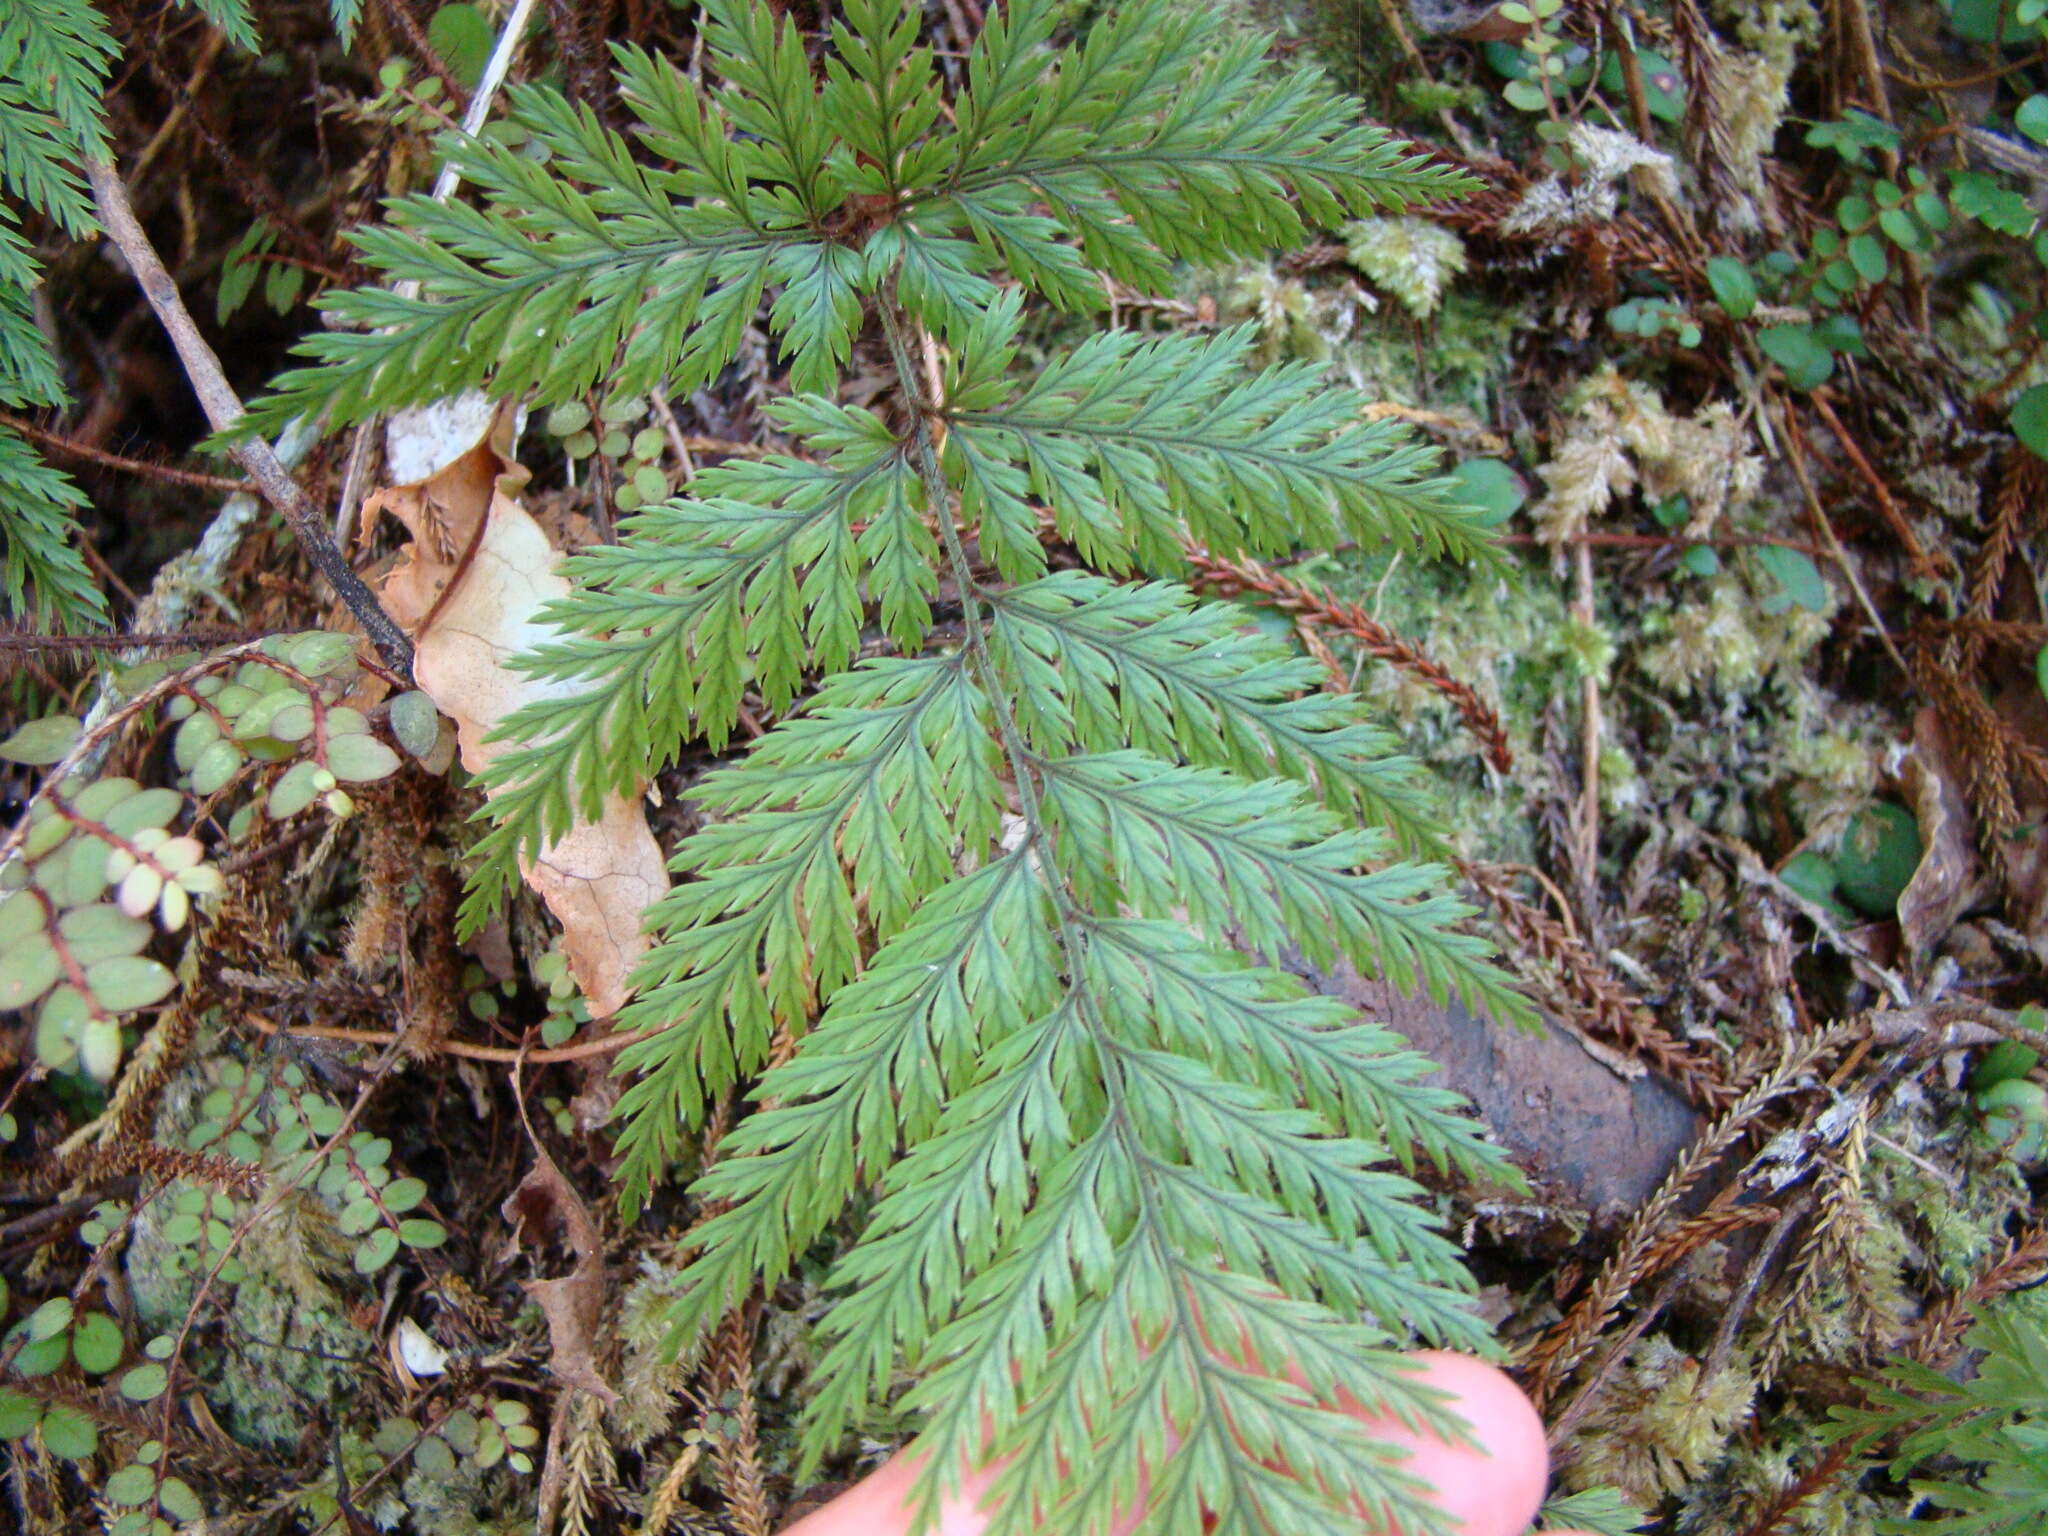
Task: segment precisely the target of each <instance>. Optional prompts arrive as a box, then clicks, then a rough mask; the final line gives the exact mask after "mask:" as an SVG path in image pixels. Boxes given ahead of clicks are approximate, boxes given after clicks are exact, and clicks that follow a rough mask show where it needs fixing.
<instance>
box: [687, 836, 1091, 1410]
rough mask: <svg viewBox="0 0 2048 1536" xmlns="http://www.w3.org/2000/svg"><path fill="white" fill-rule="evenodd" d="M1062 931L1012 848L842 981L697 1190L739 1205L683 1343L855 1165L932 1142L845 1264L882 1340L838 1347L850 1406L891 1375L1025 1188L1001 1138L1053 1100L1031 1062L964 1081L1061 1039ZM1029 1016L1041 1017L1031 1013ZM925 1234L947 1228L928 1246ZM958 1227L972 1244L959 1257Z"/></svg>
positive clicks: (709, 1232)
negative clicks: (941, 1172) (1044, 1095)
mask: <svg viewBox="0 0 2048 1536" xmlns="http://www.w3.org/2000/svg"><path fill="white" fill-rule="evenodd" d="M1051 926H1052V925H1051V922H1050V920H1049V916H1048V914H1047V912H1046V910H1045V907H1044V892H1043V891H1042V890H1041V889H1039V888H1038V886H1037V883H1036V881H1035V880H1034V879H1033V878H1032V877H1031V867H1030V859H1029V857H1028V856H1027V855H1025V854H1023V853H1021V852H1017V853H1011V854H1009V855H1007V856H1005V857H1003V858H1001V859H998V860H997V861H995V862H994V863H991V864H988V865H985V866H983V867H982V868H981V869H980V870H978V871H976V872H975V873H974V874H972V875H970V876H968V877H967V878H965V879H963V880H961V881H959V882H958V883H957V884H955V885H954V886H952V887H950V888H948V889H947V890H946V891H944V892H943V893H941V894H940V895H939V896H937V897H934V898H933V899H932V901H931V902H929V903H927V904H926V906H925V908H924V910H923V911H922V912H921V913H920V914H919V917H918V919H917V921H916V923H915V924H913V926H912V927H910V928H908V929H906V930H904V932H903V933H902V934H901V935H900V936H899V937H898V938H897V939H896V940H895V941H894V942H892V943H890V944H887V945H884V946H883V948H882V949H881V951H880V952H879V953H878V954H877V955H876V957H875V963H874V964H873V966H872V967H871V968H870V969H869V970H868V971H867V972H866V973H865V974H863V975H862V976H861V978H860V979H859V980H858V981H855V982H853V983H851V984H850V985H848V986H846V987H844V988H842V989H841V990H840V991H839V992H838V993H836V994H834V996H833V998H832V1001H831V1003H830V1004H829V1005H828V1006H827V1007H826V1009H825V1011H824V1014H823V1016H822V1017H821V1018H820V1020H819V1022H818V1026H817V1028H816V1029H815V1030H814V1031H812V1033H811V1034H810V1036H808V1037H807V1039H806V1044H805V1049H804V1050H803V1051H802V1052H800V1053H799V1054H798V1056H796V1057H793V1058H792V1059H791V1060H790V1061H789V1062H787V1063H785V1064H784V1065H782V1066H780V1067H777V1068H775V1069H774V1070H773V1071H771V1072H769V1073H768V1074H767V1076H766V1077H765V1078H763V1080H762V1083H761V1086H760V1089H759V1091H758V1094H757V1097H760V1098H763V1099H768V1100H771V1101H772V1102H773V1104H774V1107H773V1108H770V1109H765V1110H762V1111H761V1112H759V1113H756V1114H754V1115H752V1116H750V1117H749V1118H748V1119H747V1120H745V1121H744V1122H743V1123H742V1124H741V1125H740V1126H739V1127H738V1128H737V1129H736V1130H735V1131H734V1132H733V1133H732V1139H731V1140H730V1142H729V1143H728V1147H729V1155H728V1156H727V1157H725V1158H724V1159H722V1160H721V1161H720V1162H719V1163H718V1165H717V1166H716V1167H714V1168H713V1169H712V1170H711V1171H710V1172H709V1173H708V1174H706V1175H705V1177H704V1179H703V1180H702V1181H700V1183H699V1185H698V1191H699V1193H700V1194H702V1195H703V1196H704V1197H705V1198H707V1199H715V1200H719V1201H729V1202H731V1203H732V1208H731V1209H730V1210H727V1211H724V1212H721V1213H720V1214H719V1215H717V1216H715V1217H713V1218H712V1219H711V1220H710V1221H708V1222H706V1223H705V1224H704V1226H703V1228H702V1229H701V1230H700V1232H699V1234H698V1236H699V1240H700V1243H701V1250H700V1251H701V1252H702V1255H703V1257H702V1258H700V1259H699V1260H698V1262H697V1263H696V1264H695V1265H693V1266H692V1268H691V1270H690V1272H689V1282H688V1285H687V1287H686V1289H685V1293H684V1297H683V1300H682V1302H681V1304H680V1305H679V1307H678V1308H677V1310H676V1311H675V1313H674V1314H673V1315H672V1317H671V1323H672V1325H673V1326H674V1327H676V1328H677V1329H678V1330H680V1331H681V1333H682V1334H683V1335H684V1337H685V1338H688V1337H690V1336H693V1335H694V1334H696V1333H697V1332H699V1331H700V1330H702V1329H703V1328H706V1327H709V1326H711V1325H712V1324H714V1323H716V1321H717V1320H718V1318H719V1317H720V1316H721V1315H722V1313H723V1311H724V1310H725V1309H726V1308H727V1307H729V1306H731V1305H732V1303H733V1300H734V1299H735V1298H736V1297H737V1296H738V1295H739V1294H740V1293H741V1292H742V1291H743V1290H744V1289H745V1287H746V1286H747V1285H748V1284H750V1283H752V1282H753V1280H754V1279H755V1278H756V1277H757V1276H770V1277H774V1278H780V1277H781V1276H782V1275H784V1274H786V1273H787V1272H788V1270H789V1267H790V1265H791V1264H792V1263H793V1262H794V1261H795V1259H796V1258H797V1257H798V1256H799V1255H800V1254H801V1253H802V1252H803V1251H804V1250H805V1249H806V1248H807V1247H809V1246H810V1245H811V1244H812V1243H814V1242H816V1241H817V1240H818V1238H819V1237H820V1236H821V1235H822V1234H823V1233H824V1231H825V1230H826V1228H827V1227H829V1226H830V1225H831V1223H832V1222H834V1221H836V1220H837V1219H838V1218H839V1216H840V1215H841V1214H842V1213H843V1212H844V1210H845V1207H846V1203H847V1201H848V1200H849V1199H851V1198H852V1196H853V1193H854V1191H855V1188H856V1186H857V1183H858V1181H859V1180H860V1179H861V1178H863V1177H868V1178H873V1177H875V1176H877V1175H878V1174H879V1173H880V1172H881V1170H882V1167H883V1166H884V1164H885V1162H886V1159H887V1158H888V1156H889V1155H890V1154H891V1152H892V1151H893V1149H895V1148H896V1147H897V1146H899V1145H900V1144H902V1143H904V1142H906V1141H907V1142H910V1143H913V1144H915V1143H917V1142H919V1141H920V1140H921V1139H923V1138H926V1137H929V1138H930V1139H929V1140H926V1141H924V1142H923V1145H922V1147H920V1148H919V1150H918V1151H917V1152H916V1153H913V1154H912V1159H911V1162H912V1163H914V1164H915V1169H914V1170H913V1168H912V1167H911V1165H910V1164H909V1163H906V1164H905V1165H903V1168H902V1171H901V1173H900V1174H899V1175H898V1177H897V1178H896V1179H895V1180H893V1181H892V1183H893V1184H894V1185H895V1186H896V1187H899V1188H901V1189H903V1190H906V1191H911V1192H912V1193H910V1194H906V1195H903V1196H897V1197H892V1198H891V1199H885V1201H884V1203H883V1207H882V1209H881V1210H879V1211H878V1212H877V1216H876V1226H875V1229H874V1231H873V1233H872V1234H871V1239H870V1241H869V1242H868V1243H864V1244H863V1245H862V1246H861V1248H859V1249H857V1250H855V1253H854V1254H853V1255H850V1256H849V1257H848V1259H847V1260H846V1264H847V1266H848V1269H847V1271H846V1272H847V1274H848V1276H849V1277H850V1278H851V1277H854V1276H858V1275H862V1274H865V1275H867V1276H868V1277H869V1278H870V1279H872V1280H873V1282H874V1283H873V1284H872V1285H871V1286H868V1287H865V1288H863V1289H862V1290H861V1292H860V1294H859V1295H858V1297H855V1298H849V1300H850V1301H852V1302H853V1303H854V1305H853V1306H852V1307H851V1308H850V1309H849V1310H848V1311H847V1312H846V1315H845V1317H844V1318H843V1319H840V1320H839V1321H837V1322H835V1327H841V1328H842V1331H844V1332H845V1333H847V1334H849V1335H852V1336H855V1337H856V1339H859V1338H861V1337H862V1336H863V1335H866V1334H869V1333H874V1334H878V1335H879V1341H880V1342H879V1344H873V1343H865V1344H864V1343H860V1342H856V1343H855V1344H853V1345H851V1346H842V1348H841V1349H840V1350H838V1351H836V1352H835V1353H836V1354H837V1355H839V1356H840V1357H842V1358H851V1360H852V1364H851V1366H842V1367H839V1368H836V1369H830V1370H828V1373H827V1374H828V1376H836V1377H842V1378H843V1377H844V1376H846V1375H847V1374H848V1371H849V1370H851V1371H852V1373H853V1375H852V1383H851V1386H850V1389H849V1388H847V1387H842V1388H841V1390H850V1392H851V1394H852V1395H850V1396H849V1398H848V1402H847V1404H846V1407H845V1409H844V1410H843V1411H844V1412H851V1411H852V1409H853V1407H854V1405H855V1404H856V1403H857V1402H864V1401H866V1400H867V1395H868V1394H871V1393H872V1392H873V1391H875V1390H877V1389H878V1388H879V1387H880V1386H882V1385H885V1384H886V1374H885V1373H886V1370H887V1368H888V1365H889V1363H890V1359H891V1358H892V1357H891V1354H890V1351H891V1350H892V1349H893V1347H894V1346H895V1344H896V1343H897V1342H898V1340H899V1338H901V1337H902V1336H904V1334H905V1333H906V1332H907V1333H908V1334H909V1336H911V1337H918V1336H921V1335H920V1334H919V1333H918V1332H917V1331H916V1330H915V1329H914V1328H909V1327H908V1326H907V1325H908V1324H909V1323H910V1321H911V1313H910V1311H909V1310H908V1309H918V1315H919V1316H924V1315H926V1314H927V1313H928V1312H929V1310H930V1307H929V1305H928V1303H927V1302H926V1297H927V1295H931V1296H936V1297H940V1298H945V1300H942V1301H940V1302H938V1303H937V1306H938V1310H939V1311H940V1312H941V1313H942V1312H943V1310H944V1307H945V1305H947V1304H949V1302H950V1300H951V1299H952V1296H953V1294H954V1293H956V1292H957V1287H958V1276H959V1275H960V1274H961V1273H963V1272H964V1270H963V1265H964V1266H968V1267H971V1266H973V1265H974V1263H975V1262H976V1260H975V1256H974V1254H975V1248H974V1245H976V1244H979V1243H981V1242H982V1241H984V1240H983V1239H982V1238H981V1237H980V1236H979V1235H978V1234H980V1233H981V1232H983V1231H984V1230H985V1228H984V1227H983V1226H982V1224H981V1222H982V1218H983V1217H984V1216H986V1215H988V1214H991V1213H992V1209H993V1208H994V1207H997V1206H1007V1205H1010V1204H1013V1203H1015V1202H1017V1201H1018V1200H1019V1198H1020V1193H1021V1188H1022V1186H1020V1185H1019V1184H1017V1183H1015V1182H1014V1181H1013V1180H1005V1179H1003V1178H1001V1177H1000V1175H1001V1174H1003V1173H1006V1172H1011V1171H1013V1166H1014V1165H1012V1164H1010V1163H1009V1161H1008V1159H1007V1158H1006V1156H1005V1151H1006V1148H1005V1146H1004V1145H1003V1142H1004V1139H1005V1138H1006V1137H1007V1136H1008V1134H1009V1131H1010V1126H1011V1117H1012V1115H1013V1114H1021V1115H1022V1117H1023V1121H1024V1124H1025V1125H1026V1127H1029V1126H1030V1125H1031V1124H1032V1123H1033V1122H1034V1121H1035V1119H1036V1115H1037V1108H1050V1107H1051V1106H1050V1105H1049V1104H1046V1105H1041V1106H1038V1107H1034V1106H1032V1105H1031V1104H1029V1103H1028V1102H1026V1103H1018V1102H1016V1101H1018V1100H1019V1099H1020V1098H1021V1099H1023V1100H1027V1101H1028V1100H1029V1099H1030V1098H1031V1097H1032V1096H1033V1095H1032V1089H1031V1074H1030V1073H1028V1072H1024V1071H1016V1072H1005V1073H1002V1074H1001V1077H1000V1081H999V1082H998V1083H996V1084H993V1085H990V1086H985V1087H982V1088H980V1089H970V1088H968V1086H967V1085H968V1084H970V1083H971V1082H973V1080H974V1078H975V1075H976V1071H977V1069H978V1070H979V1071H980V1072H981V1073H982V1075H983V1076H984V1077H986V1076H988V1065H989V1063H991V1062H998V1061H1001V1062H1011V1061H1014V1060H1016V1058H1017V1057H1018V1056H1019V1053H1020V1052H1025V1053H1030V1052H1033V1051H1039V1050H1043V1051H1046V1052H1051V1051H1055V1050H1056V1049H1057V1044H1058V1041H1059V1040H1060V1038H1061V1035H1062V1032H1063V1027H1064V1020H1065V1019H1066V1017H1067V1015H1068V1014H1069V1013H1070V1004H1069V1003H1068V1002H1066V1001H1061V1002H1058V1003H1053V1002H1052V1001H1051V1000H1050V998H1049V996H1048V981H1047V978H1048V977H1049V976H1051V975H1054V974H1056V973H1057V961H1056V959H1055V958H1054V957H1053V956H1052V955H1051V954H1050V946H1051V942H1052V940H1051ZM1035 1011H1042V1012H1043V1014H1044V1016H1043V1017H1040V1018H1037V1019H1033V1018H1032V1015H1033V1013H1034V1012H1035ZM1027 1020H1028V1021H1029V1022H1028V1023H1027ZM977 1058H980V1059H979V1060H977ZM992 1101H993V1102H992ZM942 1104H943V1106H944V1108H943V1120H942V1118H941V1106H942ZM1026 1134H1027V1135H1028V1134H1029V1132H1028V1130H1027V1132H1026ZM984 1135H986V1136H987V1137H988V1138H991V1139H990V1140H989V1141H988V1143H987V1144H986V1145H983V1143H982V1137H983V1136H984ZM933 1169H945V1170H949V1171H950V1172H952V1173H953V1174H955V1175H956V1177H955V1178H953V1179H952V1180H950V1181H946V1182H942V1183H940V1184H939V1185H938V1186H937V1188H936V1189H935V1188H934V1185H933V1183H932V1182H931V1181H930V1180H929V1179H927V1178H926V1177H923V1175H924V1174H925V1173H926V1171H928V1170H933ZM927 1199H929V1203H926V1201H927ZM927 1236H935V1237H939V1238H942V1239H943V1241H940V1242H939V1243H937V1244H936V1245H935V1246H926V1245H925V1243H924V1239H925V1238H926V1237H927ZM956 1240H957V1241H959V1242H962V1243H965V1244H967V1245H969V1246H968V1248H967V1249H966V1250H965V1251H963V1252H959V1253H956V1252H954V1251H953V1249H952V1244H953V1243H954V1242H955V1241H956ZM949 1274H950V1275H951V1276H952V1277H953V1278H951V1279H950V1280H949V1279H948V1278H947V1277H948V1275H949ZM769 1283H771V1284H772V1283H773V1280H772V1279H771V1280H770V1282H769ZM835 1318H837V1314H835ZM878 1375H879V1377H880V1379H879V1380H877V1379H872V1378H875V1377H877V1376H878ZM833 1396H834V1386H833V1383H832V1381H831V1380H827V1381H825V1382H824V1383H822V1385H821V1389H820V1392H819V1394H818V1397H819V1407H818V1408H817V1409H816V1410H815V1411H817V1412H819V1413H822V1414H825V1415H827V1416H833V1415H835V1413H837V1412H839V1411H841V1410H836V1409H835V1408H834V1406H833V1404H832V1402H831V1399H832V1398H833Z"/></svg>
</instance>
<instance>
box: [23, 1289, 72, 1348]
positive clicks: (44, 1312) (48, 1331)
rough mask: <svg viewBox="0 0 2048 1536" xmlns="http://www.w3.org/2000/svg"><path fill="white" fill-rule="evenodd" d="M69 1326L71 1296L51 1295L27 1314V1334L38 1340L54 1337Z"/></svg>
mask: <svg viewBox="0 0 2048 1536" xmlns="http://www.w3.org/2000/svg"><path fill="white" fill-rule="evenodd" d="M70 1326H71V1298H70V1297H69V1296H52V1297H51V1298H50V1299H49V1300H48V1301H46V1302H44V1303H43V1304H42V1305H41V1306H40V1307H37V1308H36V1309H35V1311H33V1312H31V1313H29V1315H28V1336H29V1337H30V1338H31V1339H34V1340H37V1341H38V1342H40V1341H41V1340H43V1339H54V1338H55V1337H56V1336H57V1335H58V1334H60V1333H62V1332H63V1331H64V1330H65V1329H66V1328H69V1327H70Z"/></svg>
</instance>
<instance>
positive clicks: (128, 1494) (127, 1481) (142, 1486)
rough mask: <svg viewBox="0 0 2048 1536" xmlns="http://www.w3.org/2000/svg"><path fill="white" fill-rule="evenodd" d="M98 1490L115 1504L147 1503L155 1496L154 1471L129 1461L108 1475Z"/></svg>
mask: <svg viewBox="0 0 2048 1536" xmlns="http://www.w3.org/2000/svg"><path fill="white" fill-rule="evenodd" d="M100 1491H101V1492H102V1493H104V1494H105V1495H106V1496H107V1498H108V1499H109V1500H110V1501H111V1502H113V1503H115V1504H126V1505H135V1504H147V1503H148V1502H149V1501H150V1500H151V1499H153V1498H155V1497H156V1473H155V1472H153V1471H151V1470H150V1469H149V1468H148V1467H143V1466H137V1465H136V1464H135V1463H134V1462H132V1461H131V1462H130V1463H128V1465H127V1466H125V1467H123V1468H121V1470H120V1471H118V1472H116V1473H115V1474H114V1475H113V1476H112V1477H109V1478H108V1479H107V1481H106V1483H105V1485H104V1486H103V1487H102V1488H101V1489H100Z"/></svg>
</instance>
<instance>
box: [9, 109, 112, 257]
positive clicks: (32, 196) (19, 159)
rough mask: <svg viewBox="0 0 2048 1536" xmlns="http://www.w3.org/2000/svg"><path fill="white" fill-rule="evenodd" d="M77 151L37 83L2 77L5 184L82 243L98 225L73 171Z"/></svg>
mask: <svg viewBox="0 0 2048 1536" xmlns="http://www.w3.org/2000/svg"><path fill="white" fill-rule="evenodd" d="M76 149H77V146H76V145H75V144H74V143H73V142H72V141H71V140H70V139H69V137H68V136H67V135H66V133H65V131H64V125H63V124H62V123H60V122H59V121H58V120H57V118H56V116H55V115H54V114H52V113H51V112H50V111H49V110H48V109H47V108H45V107H44V106H43V104H42V101H41V99H40V98H39V96H38V94H37V91H36V88H35V87H34V86H33V85H25V84H23V83H22V82H21V81H19V80H11V79H6V78H0V185H5V187H6V188H7V190H8V191H9V192H12V193H13V194H14V195H15V196H17V197H19V198H20V199H21V200H22V201H23V202H25V203H27V204H28V206H29V207H31V208H33V209H35V210H36V211H37V212H39V213H45V214H48V215H49V216H50V217H51V218H52V219H54V220H56V221H57V224H58V225H59V226H60V227H61V228H62V229H63V230H64V232H65V233H66V234H69V235H73V236H76V237H79V238H81V239H82V238H83V237H84V236H86V235H88V234H90V233H92V231H93V230H94V229H96V228H98V226H97V225H96V224H95V223H94V222H93V216H92V199H91V198H90V197H89V196H88V195H87V194H86V190H85V181H84V179H83V178H82V177H81V176H80V175H79V174H78V172H76V171H74V170H73V169H72V168H71V163H70V162H71V159H72V156H73V154H74V153H75V152H76Z"/></svg>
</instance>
